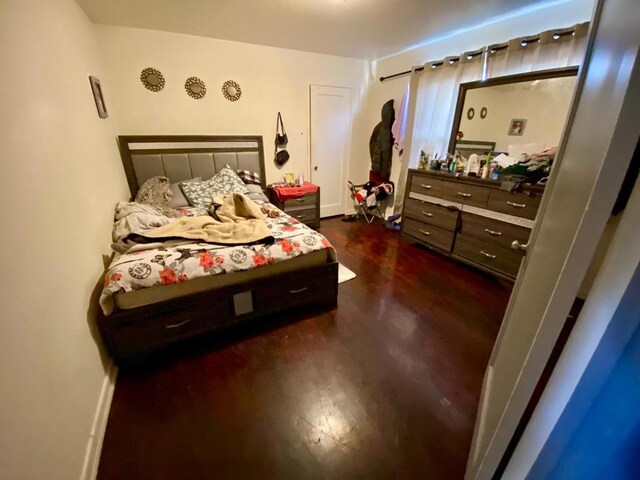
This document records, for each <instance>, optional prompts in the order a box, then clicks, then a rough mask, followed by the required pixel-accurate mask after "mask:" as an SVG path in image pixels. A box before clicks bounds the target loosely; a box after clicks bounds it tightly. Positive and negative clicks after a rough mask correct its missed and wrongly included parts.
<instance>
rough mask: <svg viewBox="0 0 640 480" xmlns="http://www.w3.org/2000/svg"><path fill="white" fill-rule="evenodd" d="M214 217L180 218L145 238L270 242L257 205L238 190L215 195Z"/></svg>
mask: <svg viewBox="0 0 640 480" xmlns="http://www.w3.org/2000/svg"><path fill="white" fill-rule="evenodd" d="M213 203H214V204H216V205H219V207H218V208H217V209H216V210H215V212H214V217H209V216H202V217H188V218H180V219H179V220H176V221H174V222H171V223H169V224H167V225H163V226H161V227H159V228H156V229H154V230H151V231H150V232H146V233H144V234H143V236H145V237H148V238H165V239H166V238H187V239H190V240H201V241H203V242H208V243H220V244H223V245H241V244H251V243H256V242H263V243H271V242H273V236H272V234H271V230H269V228H268V227H267V223H266V222H265V221H264V218H265V214H264V213H262V211H261V209H260V206H259V205H258V204H256V203H255V202H253V201H252V200H251V199H250V198H249V197H247V196H245V195H243V194H242V193H233V194H231V195H225V196H217V197H216V198H214V200H213Z"/></svg>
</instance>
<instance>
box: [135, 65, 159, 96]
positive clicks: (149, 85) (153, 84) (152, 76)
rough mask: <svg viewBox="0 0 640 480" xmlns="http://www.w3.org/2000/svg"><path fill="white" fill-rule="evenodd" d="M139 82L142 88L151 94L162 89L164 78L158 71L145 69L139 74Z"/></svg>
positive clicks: (150, 68) (149, 68)
mask: <svg viewBox="0 0 640 480" xmlns="http://www.w3.org/2000/svg"><path fill="white" fill-rule="evenodd" d="M140 81H141V82H142V84H143V85H144V88H146V89H147V90H151V91H152V92H159V91H160V90H162V89H163V88H164V83H165V82H164V76H163V75H162V73H160V71H159V70H156V69H155V68H152V67H147V68H145V69H144V70H142V72H140Z"/></svg>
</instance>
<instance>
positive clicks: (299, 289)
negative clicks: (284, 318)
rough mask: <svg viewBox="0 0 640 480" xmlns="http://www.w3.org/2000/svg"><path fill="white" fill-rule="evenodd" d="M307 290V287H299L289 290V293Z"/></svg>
mask: <svg viewBox="0 0 640 480" xmlns="http://www.w3.org/2000/svg"><path fill="white" fill-rule="evenodd" d="M306 290H307V287H302V288H298V289H297V290H289V293H302V292H304V291H306Z"/></svg>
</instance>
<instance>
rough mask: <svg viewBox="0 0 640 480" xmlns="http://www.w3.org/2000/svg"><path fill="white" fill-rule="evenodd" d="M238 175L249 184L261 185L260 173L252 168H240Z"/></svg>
mask: <svg viewBox="0 0 640 480" xmlns="http://www.w3.org/2000/svg"><path fill="white" fill-rule="evenodd" d="M238 176H239V177H240V179H241V180H242V181H243V182H244V183H246V184H247V185H260V174H259V173H257V172H252V171H251V170H238Z"/></svg>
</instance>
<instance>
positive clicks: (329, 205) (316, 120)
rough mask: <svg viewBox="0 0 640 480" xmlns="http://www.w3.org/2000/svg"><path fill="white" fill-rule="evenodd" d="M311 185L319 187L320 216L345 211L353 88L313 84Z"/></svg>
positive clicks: (311, 89) (311, 96) (339, 213)
mask: <svg viewBox="0 0 640 480" xmlns="http://www.w3.org/2000/svg"><path fill="white" fill-rule="evenodd" d="M310 117H311V118H310V123H311V182H313V183H315V184H316V185H318V186H320V216H321V217H330V216H332V215H341V214H343V213H344V212H345V201H346V199H347V185H346V183H347V178H346V177H347V166H348V161H349V149H350V143H351V89H350V88H343V87H325V86H319V85H311V88H310Z"/></svg>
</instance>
